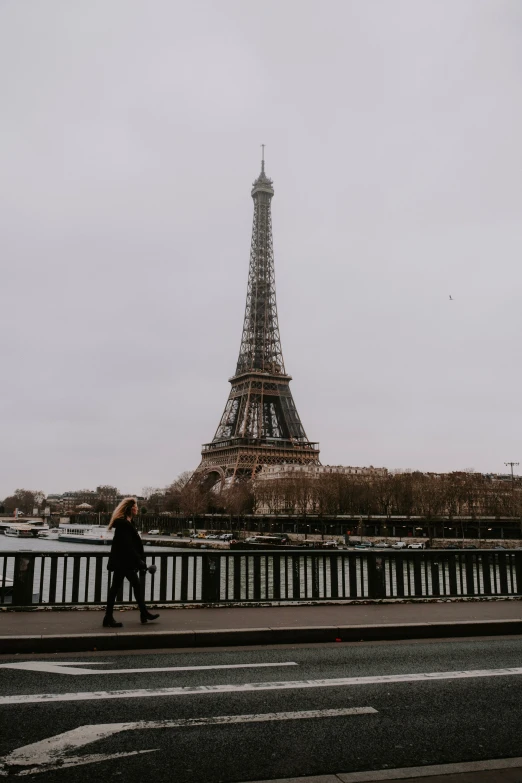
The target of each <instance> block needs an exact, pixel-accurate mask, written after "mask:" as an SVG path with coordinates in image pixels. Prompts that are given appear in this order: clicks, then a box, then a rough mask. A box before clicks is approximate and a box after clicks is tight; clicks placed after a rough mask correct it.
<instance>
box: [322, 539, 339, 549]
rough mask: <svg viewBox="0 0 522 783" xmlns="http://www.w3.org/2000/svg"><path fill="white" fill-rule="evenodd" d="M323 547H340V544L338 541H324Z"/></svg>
mask: <svg viewBox="0 0 522 783" xmlns="http://www.w3.org/2000/svg"><path fill="white" fill-rule="evenodd" d="M322 548H323V549H339V544H338V542H337V541H334V540H332V541H324V542H323V547H322Z"/></svg>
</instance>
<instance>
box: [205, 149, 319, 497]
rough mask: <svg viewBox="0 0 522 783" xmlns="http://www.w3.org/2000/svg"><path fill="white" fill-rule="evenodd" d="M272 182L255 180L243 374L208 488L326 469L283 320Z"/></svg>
mask: <svg viewBox="0 0 522 783" xmlns="http://www.w3.org/2000/svg"><path fill="white" fill-rule="evenodd" d="M273 195H274V188H273V187H272V180H271V179H269V178H268V177H267V176H266V174H265V159H264V146H263V156H262V161H261V174H260V175H259V177H258V178H257V179H256V181H255V182H254V185H253V188H252V198H253V200H254V220H253V226H252V243H251V246H250V268H249V273H248V287H247V298H246V307H245V319H244V323H243V334H242V337H241V347H240V349H239V358H238V360H237V366H236V372H235V374H234V376H233V377H232V378H230V383H231V384H232V388H231V390H230V394H229V397H228V400H227V404H226V406H225V410H224V412H223V415H222V417H221V421H220V422H219V426H218V428H217V430H216V434H215V435H214V438H213V440H212V442H211V443H206V444H204V445H203V447H202V452H201V457H202V459H201V463H200V465H199V467H198V468H197V469H196V472H195V474H194V478H198V477H199V479H200V480H201V481H202V482H203V483H205V484H209V485H210V484H214V483H217V482H218V481H220V482H221V483H223V482H224V481H225V480H226V479H230V478H240V477H242V476H243V477H245V476H249V477H251V476H253V475H254V474H255V473H256V472H257V471H258V470H259V469H260V468H261V467H262V466H263V465H274V464H280V463H294V464H297V465H305V464H315V465H317V464H320V463H319V444H318V443H311V442H310V441H309V440H308V438H307V437H306V433H305V431H304V428H303V425H302V424H301V421H300V419H299V414H298V413H297V409H296V407H295V403H294V400H293V397H292V392H291V391H290V381H291V380H292V378H291V376H290V375H287V373H286V370H285V365H284V361H283V352H282V350H281V339H280V336H279V324H278V318H277V305H276V292H275V275H274V252H273V244H272V214H271V202H272V196H273Z"/></svg>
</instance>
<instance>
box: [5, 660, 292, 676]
mask: <svg viewBox="0 0 522 783" xmlns="http://www.w3.org/2000/svg"><path fill="white" fill-rule="evenodd" d="M108 665H109V662H108V661H107V662H103V661H102V662H99V661H85V662H82V661H60V662H59V663H53V662H52V661H22V662H16V663H0V669H21V670H23V671H32V672H47V673H48V674H72V675H85V674H138V673H140V674H141V673H144V672H199V671H208V670H213V669H262V668H268V667H274V666H298V664H297V663H296V662H295V661H283V662H282V663H228V664H219V665H216V666H157V667H152V668H150V669H83V668H79V667H83V666H108Z"/></svg>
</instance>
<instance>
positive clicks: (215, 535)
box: [207, 533, 219, 539]
mask: <svg viewBox="0 0 522 783" xmlns="http://www.w3.org/2000/svg"><path fill="white" fill-rule="evenodd" d="M207 538H213V539H214V538H219V536H218V534H217V533H211V534H210V535H209V536H207Z"/></svg>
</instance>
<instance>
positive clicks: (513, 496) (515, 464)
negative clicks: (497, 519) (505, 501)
mask: <svg viewBox="0 0 522 783" xmlns="http://www.w3.org/2000/svg"><path fill="white" fill-rule="evenodd" d="M504 465H505V466H506V467H508V465H509V466H510V468H511V516H512V517H514V516H515V477H514V476H513V468H514V467H515V466H517V467H518V465H519V463H518V462H504Z"/></svg>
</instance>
